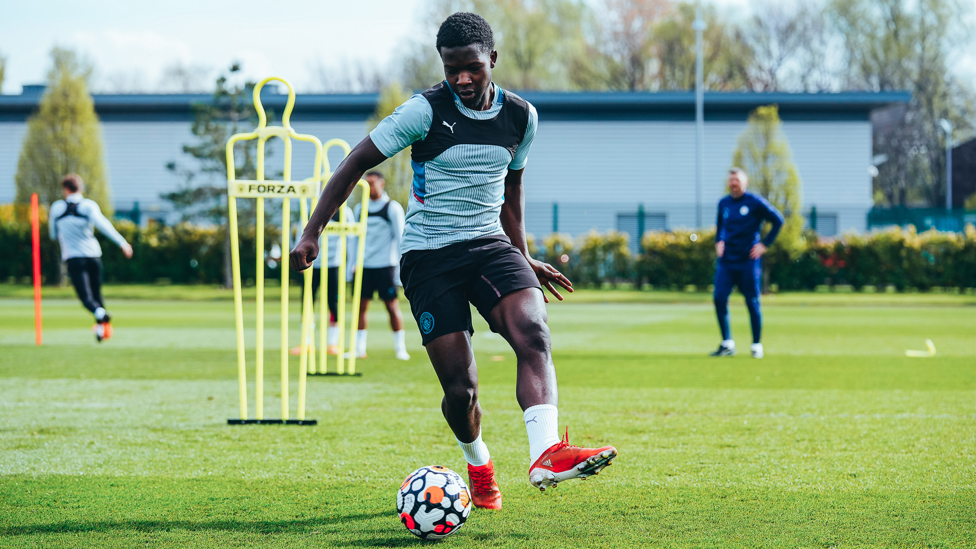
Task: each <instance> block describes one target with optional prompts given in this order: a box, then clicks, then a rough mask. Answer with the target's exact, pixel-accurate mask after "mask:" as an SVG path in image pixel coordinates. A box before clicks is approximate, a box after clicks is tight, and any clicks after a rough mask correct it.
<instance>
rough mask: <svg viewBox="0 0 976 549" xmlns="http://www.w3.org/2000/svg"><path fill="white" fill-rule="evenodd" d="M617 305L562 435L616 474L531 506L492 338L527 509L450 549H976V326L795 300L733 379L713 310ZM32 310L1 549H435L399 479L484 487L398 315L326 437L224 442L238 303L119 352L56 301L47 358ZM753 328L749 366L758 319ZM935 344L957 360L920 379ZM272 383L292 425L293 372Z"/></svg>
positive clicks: (942, 357)
mask: <svg viewBox="0 0 976 549" xmlns="http://www.w3.org/2000/svg"><path fill="white" fill-rule="evenodd" d="M136 290H138V291H142V290H141V289H138V288H136ZM167 291H172V290H167ZM194 291H195V290H194ZM609 295H611V297H612V298H611V299H607V300H605V301H608V302H607V303H603V302H601V300H600V299H598V298H599V297H600V295H599V293H596V292H593V293H591V294H589V295H586V293H585V292H584V295H583V297H585V299H586V300H587V301H589V303H571V304H554V305H553V306H551V307H550V324H551V326H552V329H553V333H554V343H555V347H556V352H555V361H556V364H557V370H558V376H559V381H560V387H561V391H560V399H561V402H560V423H561V424H564V425H565V424H568V425H570V436H571V440H573V441H574V442H577V443H582V444H587V445H597V444H605V443H612V444H614V445H616V446H617V447H618V449H620V452H621V456H620V458H619V459H618V461H617V463H616V464H615V465H614V467H611V468H610V469H608V470H607V471H606V473H604V474H601V475H600V476H599V477H597V478H596V479H591V480H588V481H586V482H576V483H566V484H563V485H561V486H559V488H557V489H555V490H552V491H550V492H548V493H546V494H540V493H539V492H538V491H536V490H534V489H532V488H531V487H530V486H528V484H527V482H526V479H525V475H526V470H527V465H528V463H527V461H528V456H527V449H526V443H525V432H524V428H523V426H522V418H521V412H520V410H519V408H518V405H517V403H516V401H515V396H514V381H515V361H514V357H513V356H512V353H511V351H510V350H509V349H508V348H507V345H506V344H505V342H504V341H503V340H501V338H499V337H498V336H496V335H493V334H490V333H489V332H488V331H487V330H486V327H485V326H484V323H483V322H480V321H479V322H477V324H476V328H477V330H478V331H477V333H476V335H475V337H474V343H475V346H476V350H477V351H476V357H477V360H478V362H479V365H480V372H481V380H482V384H483V390H482V393H481V395H480V397H481V398H480V400H481V404H482V406H483V408H484V410H485V420H484V436H485V440H486V442H487V443H488V444H489V447H490V448H491V450H492V455H493V458H494V460H495V462H496V466H497V468H498V472H499V481H500V483H501V485H502V489H503V491H504V493H505V508H504V509H503V511H501V512H500V513H487V512H478V511H476V512H475V513H474V514H473V516H472V519H471V520H470V522H469V524H468V525H466V526H465V528H464V530H462V531H461V533H460V534H459V535H458V536H456V537H454V538H451V540H449V541H448V542H447V543H449V544H451V545H452V546H458V547H475V546H477V547H539V546H567V545H573V546H581V547H606V546H621V547H636V546H672V547H702V546H706V547H708V546H712V547H728V546H757V545H763V546H790V547H795V546H817V547H830V546H886V547H887V546H905V545H909V546H910V545H929V546H972V545H974V544H976V524H974V518H973V517H974V514H973V513H972V512H971V509H973V508H976V469H974V467H973V464H974V463H976V455H974V448H976V411H974V408H973V404H972V403H973V402H976V387H974V381H973V380H974V379H976V375H974V374H976V349H973V346H972V345H971V343H972V335H971V334H973V333H976V318H974V317H976V315H973V314H972V310H973V309H972V308H970V307H968V306H955V307H934V306H932V304H931V303H927V304H919V303H917V302H914V301H912V300H911V299H906V302H908V306H906V307H898V306H897V305H896V304H893V303H892V302H891V301H890V299H891V298H890V297H887V296H886V299H889V301H886V302H884V304H883V305H879V304H878V303H877V302H870V303H867V304H862V305H857V304H850V303H843V304H842V303H840V302H835V305H830V304H829V303H827V304H825V303H824V301H825V300H824V299H822V298H821V296H809V299H810V300H811V301H816V302H817V303H818V304H817V305H816V306H804V305H803V301H802V299H806V296H791V297H790V301H789V302H788V303H787V304H780V303H772V304H770V306H768V307H767V308H766V311H765V312H766V319H767V331H766V334H767V337H766V338H765V341H766V343H767V352H768V355H767V358H765V359H764V360H762V361H756V360H752V359H750V358H748V357H747V356H742V355H740V356H737V357H735V358H732V359H722V360H714V359H709V358H707V357H705V356H704V354H705V353H706V352H707V351H708V350H710V349H711V348H713V347H714V345H715V344H716V343H717V339H718V338H717V335H716V333H717V329H716V328H715V321H714V318H713V316H712V315H713V314H712V312H711V309H710V307H709V306H708V304H707V302H704V303H703V302H702V300H701V299H698V301H697V302H691V303H640V304H634V303H619V302H615V301H617V300H618V297H619V295H620V294H619V293H610V294H609ZM691 295H694V294H691ZM574 297H577V296H574ZM776 297H779V296H776ZM835 297H836V296H829V299H834V298H835ZM872 297H873V296H872ZM899 297H900V296H899ZM908 297H909V298H911V297H913V296H908ZM938 297H940V298H942V297H952V296H938ZM956 299H957V302H956V304H957V305H958V304H960V303H961V304H965V300H964V299H963V298H956ZM20 301H23V300H5V301H3V302H2V303H0V328H2V333H0V378H4V381H3V383H0V545H6V546H38V545H42V546H70V547H74V546H78V547H81V546H109V547H112V546H118V547H130V546H135V545H139V546H145V545H147V544H148V545H149V546H169V547H184V546H202V547H226V546H242V545H254V546H260V547H285V546H308V545H315V546H322V547H372V546H407V545H410V546H413V545H416V542H415V540H414V539H413V538H412V536H410V535H409V534H408V533H406V532H405V531H403V530H402V526H400V525H399V524H398V523H397V521H396V519H395V517H394V516H393V509H394V507H393V495H394V494H395V490H396V488H397V487H398V486H399V483H400V481H401V480H402V478H403V476H404V475H406V474H407V473H408V472H409V471H411V470H413V469H414V468H415V467H417V466H419V465H426V464H433V463H441V464H444V465H447V466H449V467H452V468H454V469H456V470H459V471H463V468H464V463H463V459H462V458H461V455H460V452H459V451H458V449H457V446H456V443H455V442H454V439H453V436H452V435H451V433H450V431H449V430H448V428H447V427H446V425H445V424H444V421H443V419H442V417H441V415H440V410H439V404H440V388H439V385H438V384H437V381H436V378H435V377H434V375H433V372H432V371H431V368H430V366H429V364H428V362H427V360H426V357H425V355H424V353H423V351H422V348H421V347H420V346H419V338H418V337H417V334H416V328H415V327H414V326H412V325H410V326H408V335H409V338H408V345H409V347H410V349H411V352H412V353H413V359H412V360H411V361H409V362H400V361H395V360H393V356H392V352H391V351H390V349H389V348H390V347H391V345H390V339H389V336H388V335H387V334H386V332H387V331H388V327H387V325H386V319H385V318H384V317H385V315H384V314H383V312H382V311H381V308H380V307H374V308H373V311H372V312H371V315H370V321H371V323H372V327H371V334H370V358H369V359H368V360H366V361H364V362H362V363H360V369H362V370H363V371H364V372H365V373H366V375H365V376H363V377H362V378H355V379H331V378H315V379H310V380H309V410H308V415H309V417H314V418H316V419H318V420H319V421H320V424H319V425H318V426H317V427H313V428H298V427H257V426H249V427H228V426H226V425H225V424H224V422H225V421H226V419H227V418H228V417H236V415H237V401H236V398H237V383H236V352H235V350H234V346H233V339H230V341H225V340H224V335H222V334H226V333H230V334H231V336H232V334H233V330H232V322H233V314H232V312H233V311H232V309H231V308H230V307H229V303H228V302H227V301H226V300H224V301H218V302H209V301H205V300H197V301H179V302H176V301H160V300H158V299H156V300H147V301H142V300H118V301H117V302H116V304H114V305H113V311H115V312H116V314H117V315H118V318H119V321H118V326H119V329H118V335H117V337H116V339H113V341H111V342H109V343H107V344H104V345H101V346H98V345H96V344H95V343H94V342H93V341H92V340H91V335H90V333H89V332H88V331H87V330H88V322H90V321H89V319H88V317H87V315H86V314H85V312H84V311H83V310H82V309H81V307H80V306H79V305H78V304H77V303H76V302H73V301H70V300H64V301H61V302H58V301H55V300H52V301H50V302H48V305H50V306H49V307H48V308H46V313H47V314H48V318H49V320H50V324H49V325H48V326H51V327H52V329H51V336H52V341H51V344H50V345H45V346H44V347H42V348H34V347H33V346H32V343H33V340H32V333H31V328H32V324H31V323H30V312H29V302H28V301H24V302H23V303H21V302H20ZM770 301H771V300H770ZM8 305H10V306H8ZM21 305H23V307H22V306H21ZM269 305H271V303H269ZM25 307H26V308H27V312H25V311H24V310H23V309H24V308H25ZM293 312H294V311H293ZM268 314H269V316H268V321H269V322H268V328H267V329H268V331H269V332H271V334H272V335H271V336H270V339H272V340H273V339H277V337H278V331H277V329H278V328H277V326H278V325H277V322H278V320H277V319H276V318H275V317H274V316H272V315H273V312H272V307H269V313H268ZM733 314H734V315H735V325H734V330H735V331H736V334H737V336H738V338H739V341H740V345H741V349H742V350H747V344H748V338H747V335H748V325H747V322H746V315H745V310H744V307H741V306H740V305H739V304H738V303H737V304H736V305H735V308H734V309H733ZM249 322H253V321H252V320H249ZM294 323H295V324H294V328H295V330H294V334H295V337H296V341H297V333H298V332H297V315H296V317H295V319H294ZM228 328H230V329H228ZM926 337H931V338H932V339H934V340H935V341H936V345H937V346H938V347H939V354H938V355H937V356H936V357H934V358H930V359H909V358H905V357H904V356H903V350H904V348H911V347H914V348H922V347H923V343H922V341H923V340H924V338H926ZM59 338H64V339H62V340H61V341H58V339H59ZM71 338H76V339H71ZM252 355H253V353H252ZM249 359H250V360H251V361H253V356H251V357H249ZM265 367H266V372H267V383H266V389H265V390H266V402H265V410H266V415H267V416H268V417H271V416H275V417H276V416H277V415H278V414H280V411H279V408H280V405H279V401H278V400H277V397H278V389H279V387H278V384H277V383H276V382H275V380H276V379H277V376H278V352H277V351H276V350H269V352H268V355H267V357H266V366H265ZM296 368H297V360H294V361H293V363H292V380H291V383H292V387H291V391H292V395H293V398H294V395H295V392H296V389H297V385H296V379H297V372H296ZM250 373H251V375H253V369H252V370H250ZM251 383H252V384H253V380H251ZM250 394H251V395H252V398H253V385H252V391H251V393H250ZM252 409H253V403H252ZM292 414H294V403H293V404H292Z"/></svg>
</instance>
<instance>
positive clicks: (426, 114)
mask: <svg viewBox="0 0 976 549" xmlns="http://www.w3.org/2000/svg"><path fill="white" fill-rule="evenodd" d="M436 48H437V52H438V54H439V55H440V59H441V62H442V63H443V66H444V74H445V76H446V81H444V82H442V83H440V84H438V85H436V86H434V87H432V88H430V89H428V90H426V91H424V92H423V93H421V94H418V95H414V96H413V97H411V98H410V99H409V100H407V101H406V102H405V103H404V104H403V105H401V106H400V107H398V108H397V109H396V111H394V113H393V114H392V115H390V116H388V117H387V118H386V119H384V120H383V121H382V122H381V123H380V124H379V126H377V127H376V129H374V130H373V132H372V133H370V135H369V136H368V137H366V138H365V139H363V140H362V141H361V142H360V143H359V144H358V145H356V147H355V148H354V149H353V151H352V153H351V154H350V155H349V156H348V157H346V159H345V160H344V161H343V162H342V164H341V165H340V166H339V168H338V169H337V170H336V172H335V174H333V176H332V179H331V180H330V181H329V183H328V185H327V186H326V187H325V189H324V191H323V194H322V200H321V201H320V202H319V204H318V207H317V208H316V210H315V212H314V213H313V214H312V217H311V219H310V221H309V223H308V225H307V226H306V227H305V232H304V234H303V235H302V237H301V238H300V239H299V241H298V242H297V243H296V245H295V248H294V249H293V250H292V252H291V261H292V266H293V267H294V268H295V269H297V270H303V269H306V268H308V266H309V263H310V262H311V261H312V260H313V259H314V258H315V256H316V254H317V253H318V244H317V242H318V235H319V234H320V232H321V231H322V227H323V226H324V225H325V224H326V223H327V222H328V219H329V216H330V215H331V214H332V212H333V211H335V209H336V208H338V207H339V205H340V204H342V202H343V201H344V200H345V199H346V197H348V196H349V194H350V193H351V192H352V189H353V186H354V185H355V184H356V181H357V180H358V179H359V178H360V177H362V174H363V173H365V172H366V171H367V170H370V169H372V168H373V167H374V166H376V165H377V164H379V163H380V162H382V161H384V160H386V159H387V158H389V157H391V156H393V155H394V154H396V153H397V152H399V151H401V150H403V149H405V148H406V147H408V146H411V157H412V165H413V171H414V178H413V184H412V186H411V192H410V199H409V204H408V207H407V216H406V222H405V227H404V234H403V240H402V242H401V245H400V248H401V252H402V257H401V259H400V278H401V280H402V281H403V292H404V294H405V295H406V296H407V299H408V300H409V301H410V306H411V309H412V312H413V315H414V317H415V318H416V320H417V325H418V327H419V328H420V332H421V336H422V339H423V344H424V346H425V348H426V350H427V355H428V357H429V358H430V361H431V364H432V365H433V367H434V371H435V372H436V374H437V377H438V379H439V380H440V383H441V387H442V388H443V390H444V398H443V400H442V401H441V410H442V411H443V413H444V417H445V419H446V420H447V423H448V425H450V427H451V430H452V431H453V432H454V435H455V437H456V438H457V441H458V444H459V445H460V446H461V449H462V451H463V452H464V457H465V459H466V461H467V462H468V474H469V478H470V480H471V486H472V501H473V503H474V504H475V505H476V506H478V507H481V508H489V509H500V508H501V504H502V499H501V492H500V491H499V489H498V484H497V482H496V480H495V474H494V466H493V463H492V461H491V456H490V455H489V452H488V447H487V446H486V445H485V442H484V441H483V439H482V433H481V406H480V405H479V403H478V369H477V365H476V364H475V361H474V352H473V350H472V346H471V335H472V334H473V333H474V329H473V327H472V324H471V309H470V306H469V302H470V303H472V304H474V306H475V307H476V308H477V309H478V312H479V313H480V314H481V316H482V317H484V318H485V320H487V321H488V325H489V326H490V327H491V329H492V331H495V332H497V333H500V334H501V335H502V336H503V337H504V338H505V339H506V340H507V341H508V343H509V344H510V345H511V346H512V349H513V350H514V351H515V356H516V359H517V361H518V373H517V378H516V388H515V395H516V398H517V399H518V402H519V405H520V406H521V408H522V410H523V420H524V424H525V428H526V431H527V434H528V439H529V455H530V459H531V463H532V465H531V467H530V468H529V482H530V483H531V484H532V485H533V486H536V487H538V488H540V489H545V488H546V487H549V486H554V485H556V483H558V482H561V481H564V480H568V479H573V478H585V477H587V476H591V475H595V474H597V473H598V472H599V471H600V470H602V469H603V468H604V467H606V466H607V465H609V464H610V462H611V460H613V458H614V457H616V456H617V450H616V448H614V447H612V446H604V447H602V448H580V447H578V446H572V445H570V444H569V441H568V432H567V437H566V439H563V440H562V441H560V438H559V432H558V429H559V428H558V423H557V420H558V418H557V409H556V404H557V388H556V370H555V368H554V367H553V363H552V354H551V350H550V337H549V327H548V326H547V324H546V323H547V320H548V317H547V313H546V305H545V304H546V303H547V302H548V298H546V296H545V294H544V293H543V291H542V287H543V286H544V287H545V288H547V289H548V290H549V291H550V292H551V293H552V294H553V295H554V296H556V298H557V299H560V300H561V299H562V296H561V295H560V294H559V291H558V290H557V287H562V288H564V289H566V290H568V291H572V289H573V286H572V283H571V282H570V281H569V280H568V279H567V278H566V277H565V276H563V275H562V273H560V272H559V271H557V270H556V269H554V268H553V267H552V266H551V265H548V264H546V263H543V262H541V261H537V260H535V259H533V258H532V257H530V256H529V253H528V250H527V249H526V240H525V225H524V223H523V212H524V200H525V199H524V194H523V190H522V173H523V171H524V169H525V165H526V161H527V158H528V154H529V148H530V147H531V145H532V140H533V139H534V138H535V134H536V126H537V123H538V115H537V114H536V111H535V108H534V107H533V106H532V105H530V104H529V103H528V102H526V101H525V100H524V99H522V98H520V97H519V96H517V95H515V94H514V93H512V92H510V91H508V90H503V89H502V88H500V87H498V86H497V85H495V84H493V83H492V81H491V69H493V68H494V67H495V63H496V61H497V59H498V53H497V52H496V51H495V49H494V38H493V36H492V30H491V27H490V26H489V25H488V23H487V21H485V20H484V19H483V18H482V17H481V16H479V15H475V14H473V13H455V14H453V15H451V16H450V17H448V18H447V19H446V20H445V21H444V22H443V23H442V24H441V26H440V29H439V30H438V32H437V43H436Z"/></svg>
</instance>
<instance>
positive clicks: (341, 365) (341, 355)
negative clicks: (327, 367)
mask: <svg viewBox="0 0 976 549" xmlns="http://www.w3.org/2000/svg"><path fill="white" fill-rule="evenodd" d="M345 223H346V205H345V204H343V205H342V206H339V225H340V226H342V225H344V224H345ZM346 246H347V244H346V235H345V234H340V235H339V249H338V250H336V253H338V254H339V256H338V258H339V273H338V276H337V277H336V279H338V280H337V281H336V283H337V284H338V286H339V292H338V293H339V298H338V299H337V302H338V303H337V305H338V310H337V311H336V326H337V327H338V330H339V352H338V353H337V356H336V373H337V374H339V375H342V374H344V373H346ZM354 354H355V353H354Z"/></svg>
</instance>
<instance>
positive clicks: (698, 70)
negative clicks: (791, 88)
mask: <svg viewBox="0 0 976 549" xmlns="http://www.w3.org/2000/svg"><path fill="white" fill-rule="evenodd" d="M692 28H694V29H695V227H701V226H702V165H703V164H704V163H705V87H704V83H703V80H704V72H705V71H704V60H703V59H702V32H703V31H704V30H705V20H704V19H702V12H701V6H698V8H696V9H695V22H694V23H693V24H692Z"/></svg>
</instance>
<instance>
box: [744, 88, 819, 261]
mask: <svg viewBox="0 0 976 549" xmlns="http://www.w3.org/2000/svg"><path fill="white" fill-rule="evenodd" d="M732 164H733V165H735V166H738V167H740V168H742V169H743V170H745V171H746V174H747V175H748V176H749V187H750V188H751V189H752V190H753V191H754V192H757V193H759V194H761V195H762V196H764V197H766V200H768V201H769V203H770V204H772V205H773V206H775V207H776V209H778V210H779V211H780V212H782V213H783V216H784V217H785V218H786V223H784V224H783V228H782V229H781V230H780V234H779V237H777V239H776V242H775V243H774V244H773V247H774V248H778V249H779V250H782V251H785V252H787V253H788V254H789V255H790V256H794V255H795V254H797V253H799V251H800V249H801V244H802V233H803V214H802V212H801V208H802V206H803V198H802V196H801V195H800V185H801V183H800V174H799V173H798V172H797V169H796V165H795V164H793V153H792V152H791V151H790V144H789V143H788V142H787V140H786V135H784V134H783V124H782V122H781V121H780V119H779V108H778V107H777V106H776V105H767V106H765V107H759V108H757V109H756V110H754V111H753V112H752V114H750V115H749V122H748V125H747V126H746V129H745V130H744V131H743V132H742V134H741V135H739V139H738V141H737V144H736V148H735V152H733V154H732ZM774 251H775V250H774Z"/></svg>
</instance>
